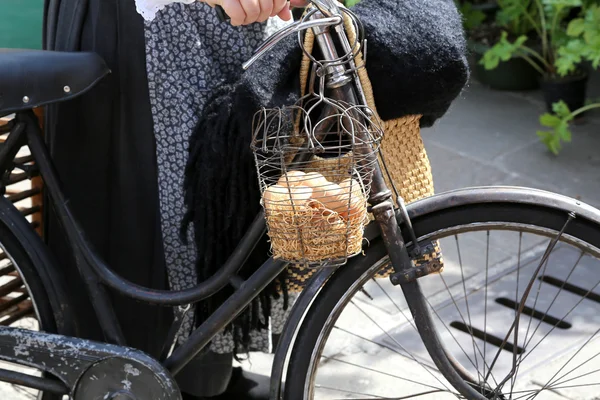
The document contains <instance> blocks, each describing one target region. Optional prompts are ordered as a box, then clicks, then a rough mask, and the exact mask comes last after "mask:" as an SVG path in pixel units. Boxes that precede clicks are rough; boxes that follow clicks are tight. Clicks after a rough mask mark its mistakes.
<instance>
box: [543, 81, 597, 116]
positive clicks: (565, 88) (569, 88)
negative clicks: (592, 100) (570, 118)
mask: <svg viewBox="0 0 600 400" xmlns="http://www.w3.org/2000/svg"><path fill="white" fill-rule="evenodd" d="M588 77H589V76H588V74H580V75H575V76H569V77H567V78H559V79H553V78H544V79H542V82H541V86H542V91H543V92H544V100H545V102H546V108H547V110H548V112H552V104H553V103H556V102H558V101H560V100H563V101H564V102H565V103H567V105H568V106H569V110H571V111H575V110H577V109H578V108H581V107H583V106H584V105H585V95H586V89H587V82H588Z"/></svg>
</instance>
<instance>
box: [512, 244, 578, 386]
mask: <svg viewBox="0 0 600 400" xmlns="http://www.w3.org/2000/svg"><path fill="white" fill-rule="evenodd" d="M583 255H584V252H583V251H582V252H581V253H580V255H579V257H578V258H577V261H575V264H574V265H573V267H572V268H571V270H570V271H569V274H568V275H567V278H566V279H565V280H564V282H563V284H562V285H561V287H560V288H559V291H558V292H557V293H556V294H555V296H554V298H553V299H552V301H551V302H550V305H549V306H548V308H547V309H546V311H545V312H544V316H546V315H547V314H548V312H549V311H550V309H551V308H552V306H553V305H554V303H555V302H556V299H557V298H558V296H559V295H560V293H561V291H562V289H563V288H564V286H565V284H566V282H567V281H568V280H569V278H570V277H571V275H572V274H573V271H575V268H577V266H578V265H579V262H580V261H581V259H582V258H583ZM542 276H543V274H542ZM517 279H518V278H517ZM540 283H541V281H540ZM517 285H518V280H517ZM539 292H540V290H538V294H539ZM536 301H537V297H536ZM580 302H581V301H580ZM580 302H578V303H577V304H579V303H580ZM577 304H576V305H575V306H574V307H573V308H572V309H571V310H570V311H569V312H568V313H567V314H566V315H565V316H563V317H562V318H561V319H560V320H559V321H558V322H556V323H555V324H554V326H552V328H551V329H550V331H549V332H548V333H546V335H544V337H542V338H541V339H540V340H539V342H538V343H537V344H536V345H535V346H534V347H533V348H532V349H530V350H529V351H528V354H527V355H526V356H523V354H519V356H518V360H517V368H516V369H515V373H514V376H513V378H511V381H512V383H511V392H512V390H513V387H514V382H516V377H517V375H518V374H519V367H520V366H521V364H522V363H523V360H525V359H526V358H527V357H528V355H529V354H531V353H532V352H533V350H535V349H536V348H537V346H538V345H540V344H541V342H542V341H543V340H544V339H545V338H546V337H547V336H548V335H549V334H550V333H551V332H552V331H553V330H554V329H555V328H556V327H557V326H558V325H559V324H560V323H561V322H563V320H564V319H565V318H566V317H567V316H568V315H569V314H570V313H571V311H573V310H574V309H575V307H576V306H577ZM534 308H535V303H534ZM515 311H516V310H515ZM531 320H532V318H531V317H530V319H529V326H531ZM542 322H544V318H541V319H540V320H539V322H538V324H537V326H536V327H535V329H534V330H533V332H532V333H531V337H530V338H529V340H527V335H526V336H525V339H523V349H527V347H528V346H529V344H530V343H531V341H532V340H533V337H534V336H535V334H536V333H537V331H538V329H539V328H540V326H541V324H542ZM528 328H529V327H528ZM528 330H529V329H528Z"/></svg>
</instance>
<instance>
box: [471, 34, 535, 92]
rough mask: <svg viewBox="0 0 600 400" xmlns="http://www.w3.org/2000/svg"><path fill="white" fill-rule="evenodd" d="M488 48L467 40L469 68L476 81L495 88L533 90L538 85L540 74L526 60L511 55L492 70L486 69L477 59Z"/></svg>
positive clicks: (479, 58)
mask: <svg viewBox="0 0 600 400" xmlns="http://www.w3.org/2000/svg"><path fill="white" fill-rule="evenodd" d="M489 48H490V46H487V45H485V44H483V43H477V42H469V49H470V53H471V69H472V71H473V76H474V77H475V79H477V81H479V82H480V83H482V84H483V85H486V86H488V87H490V88H492V89H496V90H534V89H538V88H539V87H540V79H539V78H540V74H539V72H538V71H537V70H536V69H535V68H533V67H532V66H531V65H530V64H529V63H528V62H527V61H525V60H524V59H522V58H519V57H513V58H511V59H510V60H508V61H503V62H501V63H500V64H498V66H497V67H496V68H494V69H492V70H486V69H485V68H484V67H483V65H481V64H479V60H481V58H482V57H483V54H484V53H485V52H486V51H487V50H488V49H489Z"/></svg>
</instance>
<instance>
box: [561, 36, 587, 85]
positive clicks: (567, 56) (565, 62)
mask: <svg viewBox="0 0 600 400" xmlns="http://www.w3.org/2000/svg"><path fill="white" fill-rule="evenodd" d="M587 52H588V46H586V44H585V43H584V42H583V40H580V39H573V40H570V41H569V43H567V45H566V46H562V47H560V48H559V49H558V51H557V54H558V57H557V58H556V60H555V61H554V65H555V66H556V71H557V72H558V74H559V75H560V76H565V75H567V74H569V73H571V72H575V69H576V68H577V66H578V65H579V63H581V60H582V57H584V56H585V55H586V54H587Z"/></svg>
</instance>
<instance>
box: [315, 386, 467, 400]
mask: <svg viewBox="0 0 600 400" xmlns="http://www.w3.org/2000/svg"><path fill="white" fill-rule="evenodd" d="M315 387H318V388H321V389H327V390H332V391H336V392H341V393H348V394H358V395H361V396H370V397H369V398H368V399H354V400H370V399H381V400H404V399H414V398H416V397H421V396H426V395H428V394H433V393H441V392H444V390H441V389H437V390H428V391H427V392H421V393H415V394H411V395H409V396H402V397H382V396H376V395H374V394H368V393H359V392H353V391H350V390H343V389H337V388H332V387H329V386H324V385H315ZM460 398H462V396H461V397H460ZM339 400H345V398H344V399H339Z"/></svg>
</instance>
